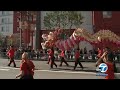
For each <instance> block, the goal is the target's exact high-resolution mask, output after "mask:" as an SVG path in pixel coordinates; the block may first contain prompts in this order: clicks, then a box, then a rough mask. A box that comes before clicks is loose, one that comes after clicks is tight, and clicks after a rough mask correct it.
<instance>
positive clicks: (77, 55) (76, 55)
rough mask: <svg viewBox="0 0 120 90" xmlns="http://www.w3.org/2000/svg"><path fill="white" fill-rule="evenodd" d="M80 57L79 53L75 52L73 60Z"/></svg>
mask: <svg viewBox="0 0 120 90" xmlns="http://www.w3.org/2000/svg"><path fill="white" fill-rule="evenodd" d="M79 57H80V52H79V51H78V50H77V51H76V52H75V59H78V58H79Z"/></svg>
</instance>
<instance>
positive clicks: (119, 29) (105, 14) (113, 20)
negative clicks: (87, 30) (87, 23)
mask: <svg viewBox="0 0 120 90" xmlns="http://www.w3.org/2000/svg"><path fill="white" fill-rule="evenodd" d="M93 16H94V21H93V25H94V32H98V31H99V30H101V29H108V30H111V31H112V32H114V33H115V34H117V35H119V36H120V11H94V12H93Z"/></svg>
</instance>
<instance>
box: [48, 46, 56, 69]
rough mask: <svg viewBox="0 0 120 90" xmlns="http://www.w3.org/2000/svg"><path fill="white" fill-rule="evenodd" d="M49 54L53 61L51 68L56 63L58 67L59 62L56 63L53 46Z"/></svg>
mask: <svg viewBox="0 0 120 90" xmlns="http://www.w3.org/2000/svg"><path fill="white" fill-rule="evenodd" d="M49 55H50V61H51V64H50V67H51V69H52V68H53V65H55V66H56V68H57V64H56V63H55V57H54V49H53V47H52V48H51V49H50V51H49Z"/></svg>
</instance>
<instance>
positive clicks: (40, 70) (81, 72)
mask: <svg viewBox="0 0 120 90" xmlns="http://www.w3.org/2000/svg"><path fill="white" fill-rule="evenodd" d="M36 71H42V72H56V73H58V72H62V73H75V74H77V73H78V74H93V75H95V74H96V73H94V72H76V71H52V70H36Z"/></svg>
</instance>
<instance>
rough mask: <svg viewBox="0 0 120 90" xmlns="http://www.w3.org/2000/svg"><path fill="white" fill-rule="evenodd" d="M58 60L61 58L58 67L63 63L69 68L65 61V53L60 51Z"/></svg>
mask: <svg viewBox="0 0 120 90" xmlns="http://www.w3.org/2000/svg"><path fill="white" fill-rule="evenodd" d="M60 58H61V62H60V65H59V66H60V67H61V66H62V63H63V62H64V63H65V64H66V65H67V66H69V64H68V63H67V62H66V61H65V51H64V50H62V51H61V54H60Z"/></svg>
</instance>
